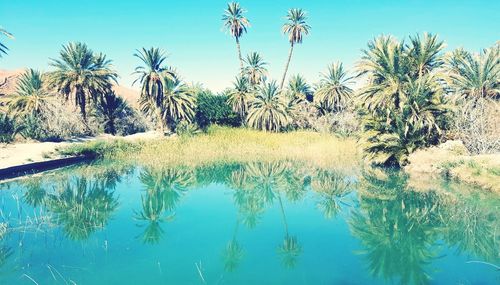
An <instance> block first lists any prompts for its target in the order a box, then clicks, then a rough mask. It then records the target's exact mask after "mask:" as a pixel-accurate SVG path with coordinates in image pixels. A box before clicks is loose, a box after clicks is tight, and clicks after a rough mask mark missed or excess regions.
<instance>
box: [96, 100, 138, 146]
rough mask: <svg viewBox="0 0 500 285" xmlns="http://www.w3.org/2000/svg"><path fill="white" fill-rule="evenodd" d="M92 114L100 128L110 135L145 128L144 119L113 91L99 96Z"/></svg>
mask: <svg viewBox="0 0 500 285" xmlns="http://www.w3.org/2000/svg"><path fill="white" fill-rule="evenodd" d="M93 115H94V117H95V119H96V120H97V122H98V123H99V125H100V129H102V130H103V131H104V132H105V133H109V134H112V135H122V136H125V135H130V134H134V133H137V132H143V131H145V130H146V123H145V122H144V119H143V118H142V117H141V116H140V115H139V114H138V113H137V112H136V111H135V110H134V109H132V108H131V107H130V106H129V105H128V104H127V102H125V100H123V98H122V97H120V96H117V95H116V94H115V93H114V92H108V93H106V94H104V95H103V96H102V97H101V98H100V100H99V101H98V103H97V104H96V106H95V110H94V112H93Z"/></svg>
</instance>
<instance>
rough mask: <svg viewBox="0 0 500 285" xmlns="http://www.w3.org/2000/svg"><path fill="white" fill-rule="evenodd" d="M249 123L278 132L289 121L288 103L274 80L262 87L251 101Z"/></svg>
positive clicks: (261, 128) (252, 125)
mask: <svg viewBox="0 0 500 285" xmlns="http://www.w3.org/2000/svg"><path fill="white" fill-rule="evenodd" d="M247 123H248V125H249V126H251V127H253V128H256V129H259V130H265V131H271V132H278V131H279V130H280V129H281V128H283V127H285V126H287V125H288V123H289V115H288V112H287V105H286V104H285V102H284V100H283V98H281V96H280V94H279V92H278V86H277V85H276V82H275V81H272V82H270V83H268V84H266V85H264V86H262V87H260V89H259V91H258V93H257V95H256V96H255V98H254V99H253V100H252V102H251V103H250V109H249V111H248V117H247Z"/></svg>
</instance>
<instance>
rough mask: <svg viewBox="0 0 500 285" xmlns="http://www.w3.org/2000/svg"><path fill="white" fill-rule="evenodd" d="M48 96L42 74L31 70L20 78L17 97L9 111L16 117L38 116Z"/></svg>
mask: <svg viewBox="0 0 500 285" xmlns="http://www.w3.org/2000/svg"><path fill="white" fill-rule="evenodd" d="M47 96H48V93H47V91H46V90H45V89H44V86H43V80H42V73H41V72H40V71H37V70H33V69H31V68H30V69H28V70H26V71H25V72H24V73H23V74H22V75H21V76H20V77H19V81H18V83H17V90H16V93H15V97H14V99H13V100H12V101H10V102H9V111H10V112H12V113H14V114H15V115H16V116H17V115H24V116H25V115H30V114H38V113H40V110H41V105H42V104H45V101H46V100H47Z"/></svg>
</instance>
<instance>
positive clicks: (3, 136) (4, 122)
mask: <svg viewBox="0 0 500 285" xmlns="http://www.w3.org/2000/svg"><path fill="white" fill-rule="evenodd" d="M22 128H23V126H21V125H18V124H17V123H16V121H15V120H14V118H12V117H10V116H9V115H7V114H1V113H0V143H9V142H12V141H13V140H14V137H15V136H16V134H18V133H19V132H20V131H21V130H22Z"/></svg>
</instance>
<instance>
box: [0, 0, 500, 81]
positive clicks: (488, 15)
mask: <svg viewBox="0 0 500 285" xmlns="http://www.w3.org/2000/svg"><path fill="white" fill-rule="evenodd" d="M227 2H228V1H223V0H205V1H201V0H199V1H195V0H177V1H173V0H148V1H139V0H86V1H84V0H71V1H69V0H68V1H63V0H23V1H21V0H0V26H2V27H3V28H5V29H7V30H8V31H9V32H11V33H12V34H14V36H15V40H14V41H11V40H5V39H2V41H3V42H4V43H5V44H6V45H7V46H8V47H9V48H10V52H9V54H8V55H7V56H6V57H4V58H2V59H0V69H19V68H25V67H33V68H38V69H41V70H44V71H47V70H50V68H49V67H48V62H49V58H54V57H57V55H58V52H59V50H60V48H61V45H62V44H65V43H67V42H70V41H82V42H85V43H87V44H88V45H89V46H90V47H91V48H92V49H93V50H95V51H101V52H104V53H106V54H107V56H108V57H109V58H110V59H112V60H113V63H114V66H115V69H116V70H117V71H118V73H119V74H120V83H121V84H123V85H125V86H130V85H131V83H132V81H133V79H134V76H133V75H131V73H132V72H133V69H134V67H135V66H137V65H138V64H139V62H138V59H137V58H134V57H133V56H132V54H133V53H134V50H135V49H137V48H141V47H150V46H157V47H161V48H163V49H165V50H166V51H167V53H168V54H169V57H168V61H167V62H168V64H169V65H172V66H174V67H176V68H177V69H178V70H179V71H180V73H181V76H182V77H183V78H184V79H185V80H186V81H187V82H201V83H203V85H204V86H205V87H208V88H211V89H213V90H214V91H219V90H222V89H224V88H225V87H227V86H229V85H230V84H231V82H232V81H233V79H234V76H235V74H236V73H237V70H238V67H239V64H238V61H237V55H236V47H235V43H234V39H232V38H230V36H229V35H227V34H225V33H224V32H223V31H222V22H221V15H222V12H223V10H224V8H225V6H226V3H227ZM240 3H241V5H242V6H243V7H244V8H245V9H246V10H247V11H248V12H247V14H246V16H247V17H248V19H249V20H250V21H251V24H252V27H251V28H250V29H249V30H248V33H247V34H245V35H244V36H243V38H242V39H241V45H242V51H243V53H244V54H246V53H248V52H251V51H258V52H260V53H261V54H262V55H263V57H264V59H265V61H267V62H268V63H269V66H268V67H269V70H270V77H271V78H274V79H279V78H280V75H281V74H282V72H283V68H284V63H285V60H286V57H287V54H288V48H289V44H288V41H287V38H286V36H284V35H282V34H281V26H282V24H283V22H284V16H285V15H286V12H287V10H288V9H289V8H303V9H305V10H306V11H307V12H308V15H309V23H310V25H311V26H312V31H311V34H310V35H309V36H307V37H306V38H305V39H304V43H303V44H302V45H300V46H298V47H297V48H296V49H295V53H294V57H293V59H292V62H291V66H290V73H289V74H296V73H301V74H303V75H304V76H306V78H307V79H308V80H310V81H316V80H317V79H318V77H319V72H322V71H323V70H325V68H326V66H327V64H329V63H331V62H334V61H337V60H340V61H342V62H344V63H345V65H346V66H347V67H352V66H353V65H354V64H355V62H356V60H357V59H358V58H359V57H360V55H361V49H362V48H364V47H365V46H366V43H367V42H368V41H369V40H370V39H373V38H374V37H375V36H377V35H380V34H392V35H394V36H396V37H398V38H403V37H406V36H408V35H410V34H415V33H417V32H432V33H437V34H438V35H439V36H440V38H441V39H443V40H445V42H446V43H447V46H448V48H456V47H459V46H462V47H464V48H466V49H469V50H475V51H478V50H480V49H481V48H484V47H489V46H491V45H493V43H495V41H497V40H500V14H499V11H500V1H499V0H470V1H464V0H399V1H396V0H392V1H389V0H377V1H374V0H364V1H361V0H350V1H348V0H301V1H298V0H297V1H292V0H288V1H286V0H242V1H240Z"/></svg>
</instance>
